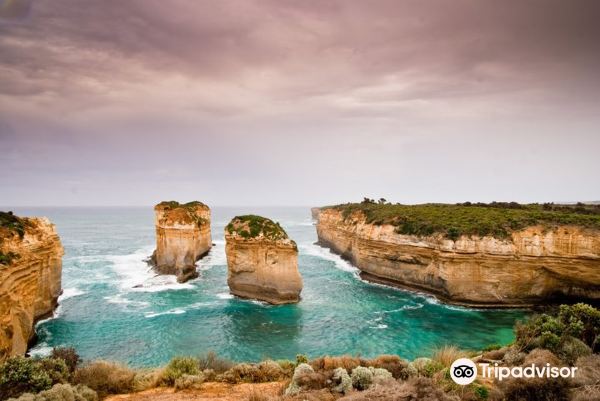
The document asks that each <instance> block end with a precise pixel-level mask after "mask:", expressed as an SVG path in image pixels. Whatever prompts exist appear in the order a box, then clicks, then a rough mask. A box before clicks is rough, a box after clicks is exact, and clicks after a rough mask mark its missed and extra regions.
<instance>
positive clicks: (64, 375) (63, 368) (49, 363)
mask: <svg viewBox="0 0 600 401" xmlns="http://www.w3.org/2000/svg"><path fill="white" fill-rule="evenodd" d="M38 363H39V365H40V368H41V369H42V370H43V371H44V372H46V374H47V375H48V377H49V378H50V380H52V384H57V383H67V382H68V381H69V378H70V377H71V372H69V368H68V367H67V364H66V363H65V361H63V360H62V359H56V358H43V359H40V360H39V361H38Z"/></svg>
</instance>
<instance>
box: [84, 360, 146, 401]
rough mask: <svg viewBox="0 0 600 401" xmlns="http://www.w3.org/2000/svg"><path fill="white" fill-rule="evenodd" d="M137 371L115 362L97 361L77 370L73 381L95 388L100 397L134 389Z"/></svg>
mask: <svg viewBox="0 0 600 401" xmlns="http://www.w3.org/2000/svg"><path fill="white" fill-rule="evenodd" d="M134 378H135V372H134V371H133V370H131V369H129V368H127V367H125V366H122V365H120V364H117V363H114V362H107V361H95V362H92V363H88V364H86V365H83V366H81V367H79V368H77V370H76V371H75V374H74V375H73V382H74V383H76V384H83V385H86V386H88V387H89V388H91V389H92V390H95V391H96V392H97V393H98V396H99V397H100V398H104V397H105V396H107V395H109V394H124V393H129V392H131V391H132V390H133V383H134Z"/></svg>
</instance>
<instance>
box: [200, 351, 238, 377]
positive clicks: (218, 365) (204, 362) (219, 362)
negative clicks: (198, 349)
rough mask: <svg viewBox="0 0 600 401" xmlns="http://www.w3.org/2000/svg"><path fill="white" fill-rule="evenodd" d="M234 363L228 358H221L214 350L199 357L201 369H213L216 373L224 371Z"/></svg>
mask: <svg viewBox="0 0 600 401" xmlns="http://www.w3.org/2000/svg"><path fill="white" fill-rule="evenodd" d="M233 365H234V363H233V362H231V361H230V360H228V359H223V358H219V357H218V356H217V354H215V353H214V352H213V351H209V352H207V353H206V354H204V355H200V357H199V358H198V367H199V368H200V370H206V369H212V370H213V371H214V372H215V373H223V372H226V371H227V370H229V369H231V368H232V367H233Z"/></svg>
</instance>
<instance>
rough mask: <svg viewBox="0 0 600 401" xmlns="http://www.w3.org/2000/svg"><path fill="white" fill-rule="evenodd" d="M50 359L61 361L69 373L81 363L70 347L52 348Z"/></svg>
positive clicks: (73, 349)
mask: <svg viewBox="0 0 600 401" xmlns="http://www.w3.org/2000/svg"><path fill="white" fill-rule="evenodd" d="M50 357H51V358H54V359H62V360H63V361H65V363H66V364H67V367H68V368H69V371H70V372H71V373H73V372H75V369H76V368H77V365H78V364H79V362H81V358H80V357H79V355H78V354H77V351H75V348H72V347H57V348H53V349H52V352H51V353H50Z"/></svg>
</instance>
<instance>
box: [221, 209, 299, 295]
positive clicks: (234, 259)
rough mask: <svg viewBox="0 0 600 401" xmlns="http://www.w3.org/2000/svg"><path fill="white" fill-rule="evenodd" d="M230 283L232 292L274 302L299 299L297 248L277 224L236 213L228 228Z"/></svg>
mask: <svg viewBox="0 0 600 401" xmlns="http://www.w3.org/2000/svg"><path fill="white" fill-rule="evenodd" d="M225 241H226V244H225V253H226V256H227V269H228V270H227V284H228V285H229V289H230V291H231V293H232V294H234V295H237V296H239V297H242V298H252V299H258V300H261V301H266V302H269V303H271V304H285V303H295V302H298V301H299V300H300V292H301V291H302V277H301V276H300V272H299V271H298V247H297V246H296V243H295V242H294V241H292V240H291V239H290V238H289V237H288V235H287V233H286V232H285V231H284V230H283V228H281V226H280V225H279V224H278V223H274V222H273V221H272V220H270V219H267V218H264V217H261V216H254V215H247V216H237V217H234V218H233V220H231V222H230V223H229V224H228V225H227V226H226V227H225Z"/></svg>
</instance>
